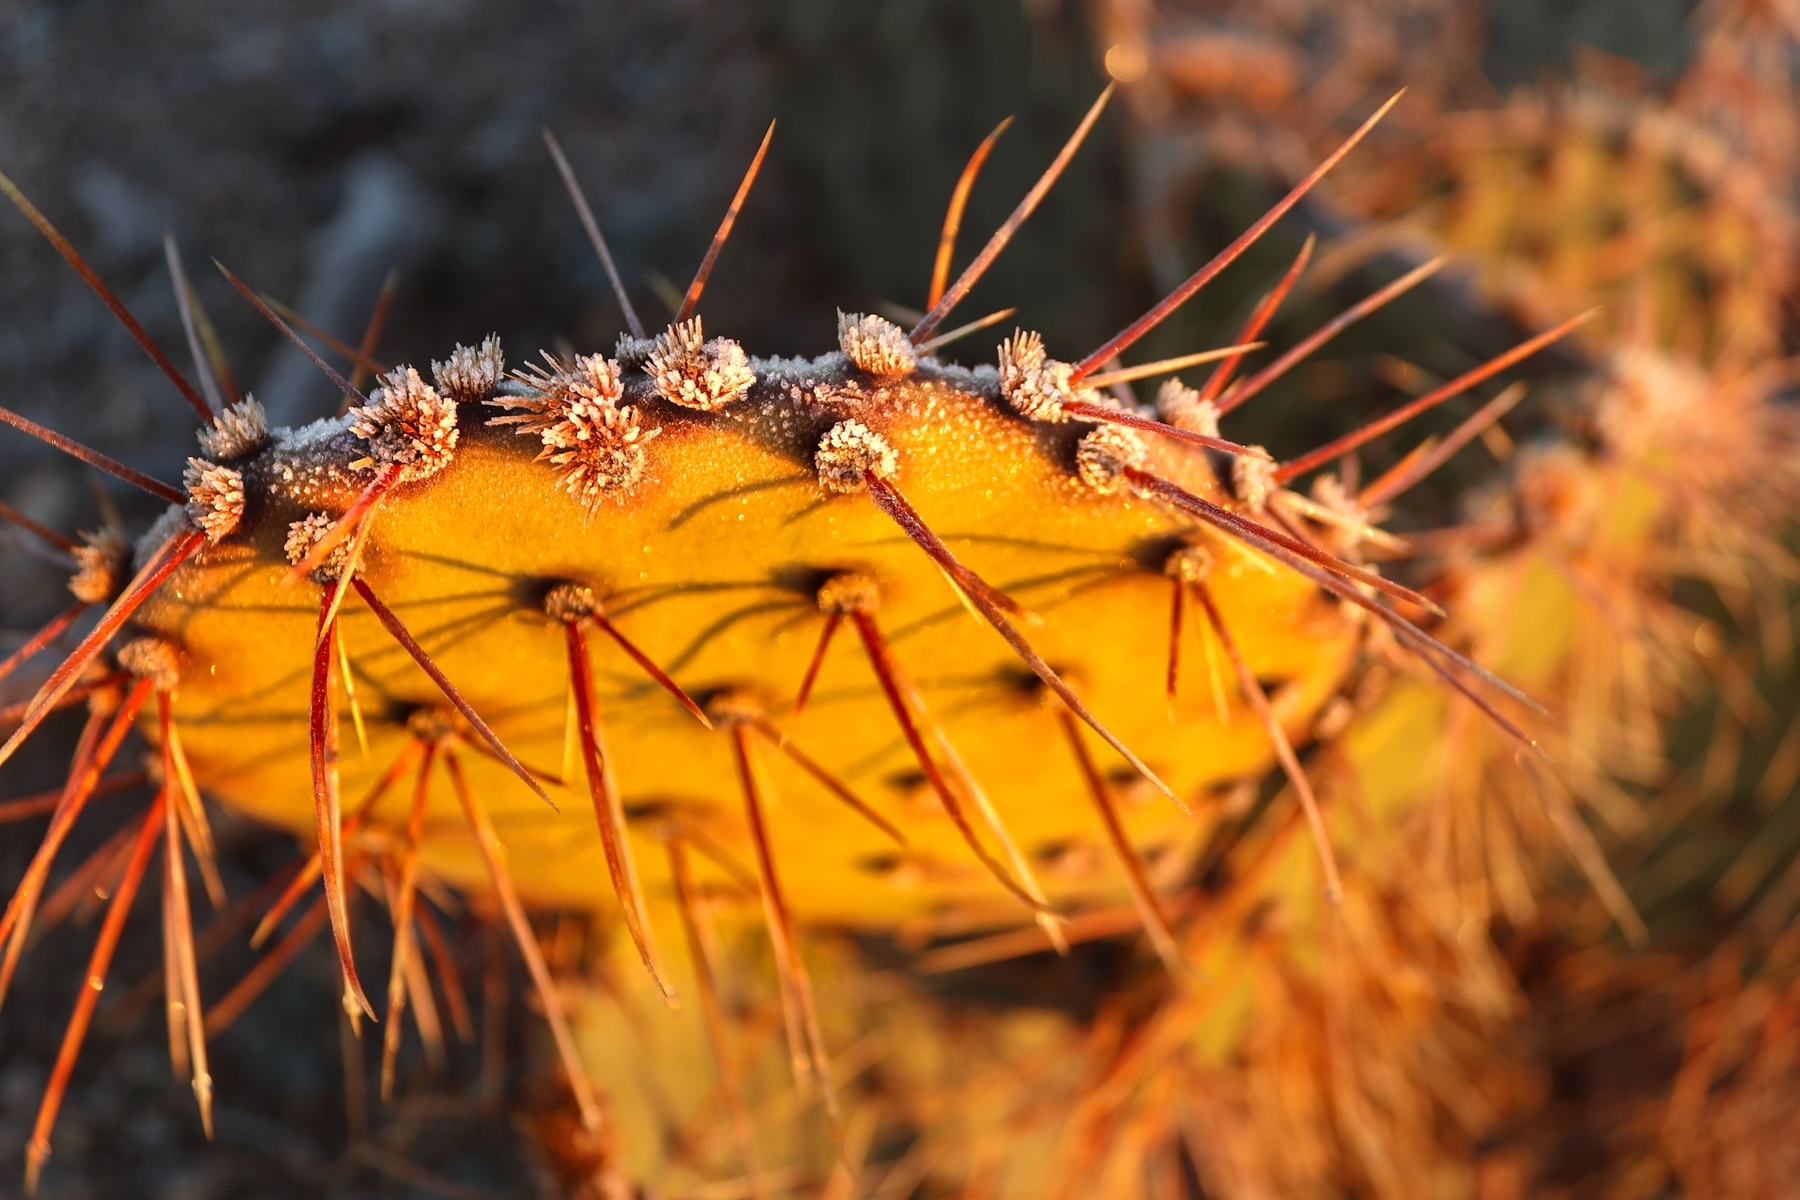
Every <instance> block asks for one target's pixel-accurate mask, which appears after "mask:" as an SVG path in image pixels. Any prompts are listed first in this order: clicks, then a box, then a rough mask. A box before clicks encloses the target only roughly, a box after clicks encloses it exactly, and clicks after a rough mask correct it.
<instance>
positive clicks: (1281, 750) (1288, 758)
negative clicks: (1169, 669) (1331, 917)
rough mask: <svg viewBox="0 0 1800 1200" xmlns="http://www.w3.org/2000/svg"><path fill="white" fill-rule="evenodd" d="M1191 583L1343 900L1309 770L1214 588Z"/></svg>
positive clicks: (1329, 885)
mask: <svg viewBox="0 0 1800 1200" xmlns="http://www.w3.org/2000/svg"><path fill="white" fill-rule="evenodd" d="M1188 586H1189V587H1190V588H1192V589H1193V593H1194V599H1196V600H1198V601H1199V602H1200V607H1201V608H1202V609H1204V610H1205V612H1206V619H1207V622H1208V623H1209V624H1210V625H1211V626H1212V629H1213V633H1215V634H1216V635H1218V638H1219V644H1220V645H1221V646H1223V647H1225V657H1227V658H1228V659H1230V660H1231V666H1232V669H1233V670H1234V671H1235V672H1236V673H1237V677H1238V689H1239V690H1240V691H1242V692H1243V693H1244V699H1246V700H1248V701H1249V702H1250V707H1251V708H1252V709H1254V710H1255V711H1256V717H1257V720H1258V721H1260V722H1261V723H1262V727H1263V730H1264V732H1265V733H1267V734H1268V736H1269V742H1270V744H1271V745H1272V746H1273V747H1274V749H1275V757H1276V758H1277V759H1279V760H1280V762H1281V769H1282V771H1283V772H1284V773H1285V774H1286V775H1287V777H1288V782H1289V783H1291V784H1293V785H1294V791H1295V793H1296V794H1297V795H1298V796H1299V797H1300V807H1301V808H1302V809H1303V810H1304V811H1305V813H1306V823H1307V825H1308V827H1310V828H1311V830H1312V836H1313V845H1314V846H1315V847H1316V848H1317V850H1318V852H1319V862H1320V864H1321V865H1322V866H1323V868H1324V870H1325V888H1326V896H1327V898H1328V899H1329V900H1330V901H1331V903H1332V904H1333V905H1334V906H1336V905H1337V904H1339V903H1341V902H1342V900H1343V895H1344V881H1343V878H1342V877H1341V876H1340V875H1339V874H1338V865H1337V854H1336V852H1335V851H1333V849H1332V847H1331V837H1330V834H1329V832H1328V831H1327V830H1326V828H1325V817H1324V814H1323V813H1322V812H1321V811H1320V808H1319V799H1318V797H1317V796H1316V795H1314V794H1313V790H1312V782H1311V781H1310V780H1309V779H1307V777H1306V769H1305V768H1304V767H1302V766H1301V765H1300V759H1299V757H1298V756H1297V755H1296V754H1295V753H1294V746H1293V743H1291V742H1290V741H1288V736H1287V733H1286V731H1284V730H1283V729H1282V728H1281V722H1280V721H1278V720H1276V719H1275V711H1274V710H1273V709H1272V708H1270V707H1269V697H1268V694H1267V693H1266V692H1264V691H1263V688H1262V684H1261V683H1259V682H1257V678H1256V673H1255V672H1254V671H1252V670H1251V669H1250V664H1249V663H1247V662H1245V661H1244V656H1243V653H1242V652H1241V651H1239V649H1238V645H1237V641H1236V639H1234V638H1233V637H1232V636H1231V631H1230V630H1229V629H1227V628H1226V627H1225V619H1224V618H1223V617H1222V616H1221V615H1220V614H1219V608H1218V605H1217V604H1215V603H1214V602H1213V598H1212V590H1211V589H1210V588H1208V587H1207V586H1206V581H1205V580H1204V579H1196V580H1194V581H1193V582H1192V583H1190V584H1189V585H1188Z"/></svg>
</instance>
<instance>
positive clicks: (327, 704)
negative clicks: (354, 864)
mask: <svg viewBox="0 0 1800 1200" xmlns="http://www.w3.org/2000/svg"><path fill="white" fill-rule="evenodd" d="M330 604H331V598H330V596H329V595H326V596H323V597H321V599H320V604H319V638H318V641H317V642H316V643H315V645H314V648H313V669H312V690H311V701H310V707H309V710H308V721H307V726H308V734H309V743H310V748H311V759H312V785H313V818H314V836H315V838H316V840H317V842H318V847H319V862H320V866H321V869H322V875H323V880H324V885H325V899H326V902H327V905H328V907H329V911H330V915H331V936H332V939H333V941H334V942H335V943H336V945H337V956H338V967H339V969H340V970H341V971H342V973H343V977H344V986H345V988H346V989H347V990H348V993H349V995H350V997H351V998H352V999H353V1000H354V1001H355V1003H356V1005H357V1007H358V1008H360V1009H361V1010H362V1011H363V1013H364V1014H365V1015H367V1016H368V1017H369V1019H370V1020H374V1019H375V1008H374V1006H373V1005H371V1004H370V1003H369V997H368V995H367V994H366V993H365V992H364V991H363V986H362V980H361V979H360V978H359V977H358V976H357V973H356V956H355V952H354V950H353V949H352V947H351V944H350V906H349V902H348V896H347V895H346V891H345V887H344V849H343V847H344V842H343V818H342V814H341V812H340V809H339V802H338V765H337V760H338V745H337V721H336V720H335V719H334V718H335V708H336V706H335V704H334V703H333V699H332V688H331V665H332V663H331V659H332V654H331V651H332V645H331V642H332V635H333V632H334V631H333V628H332V626H331V625H330V624H329V623H328V622H329V619H330V615H331V609H330Z"/></svg>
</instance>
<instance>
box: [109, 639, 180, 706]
mask: <svg viewBox="0 0 1800 1200" xmlns="http://www.w3.org/2000/svg"><path fill="white" fill-rule="evenodd" d="M118 658H119V665H120V666H121V667H123V668H125V670H127V671H130V672H131V673H132V674H133V675H136V676H137V677H138V678H139V679H147V680H149V681H150V682H151V683H153V684H155V685H156V687H157V690H159V691H164V692H172V691H174V690H175V686H176V685H177V684H179V683H180V682H181V651H179V650H177V649H176V648H175V647H174V646H173V645H171V644H170V643H168V642H165V641H163V639H161V638H159V637H140V638H132V639H131V640H130V641H129V642H126V643H125V644H124V645H123V646H120V647H119V655H118Z"/></svg>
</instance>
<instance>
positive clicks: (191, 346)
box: [163, 229, 226, 416]
mask: <svg viewBox="0 0 1800 1200" xmlns="http://www.w3.org/2000/svg"><path fill="white" fill-rule="evenodd" d="M163 258H164V259H166V260H167V261H168V264H169V279H170V282H172V283H173V284H174V285H175V309H176V312H177V313H178V314H179V315H180V317H181V331H182V333H183V334H184V335H185V336H186V337H187V344H188V353H189V354H191V355H193V357H194V374H195V375H196V376H198V377H199V380H200V390H201V391H202V392H204V393H206V407H207V409H208V410H209V412H208V416H211V415H212V414H213V413H220V412H224V411H225V407H226V406H225V398H224V397H223V396H222V395H221V394H220V392H219V382H218V380H216V379H214V378H213V373H212V368H211V366H210V365H209V364H208V363H207V360H206V350H205V347H203V346H202V345H201V344H200V329H199V326H198V324H197V323H196V322H195V320H194V308H195V306H196V304H197V303H198V300H197V299H196V297H195V296H194V289H193V286H192V285H191V284H189V283H188V277H187V268H186V267H185V266H183V265H182V262H181V249H180V247H178V246H177V245H176V244H175V235H174V233H172V232H170V231H169V230H166V229H165V230H164V231H163Z"/></svg>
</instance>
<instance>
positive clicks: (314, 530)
mask: <svg viewBox="0 0 1800 1200" xmlns="http://www.w3.org/2000/svg"><path fill="white" fill-rule="evenodd" d="M336 524H337V518H336V517H333V516H329V515H327V514H325V513H311V514H309V515H307V516H306V517H303V518H301V519H300V520H298V521H295V522H294V523H293V524H291V525H289V526H288V532H287V541H286V542H285V543H283V545H282V550H283V551H285V552H286V553H287V560H288V562H289V563H291V564H293V565H294V566H296V567H297V566H299V565H300V564H301V563H303V562H305V561H306V556H307V555H308V554H311V553H312V550H313V547H314V546H316V545H318V544H319V542H320V540H322V539H323V538H324V536H325V535H326V534H327V533H328V532H330V530H331V527H332V526H333V525H336ZM350 540H351V539H349V538H344V539H342V540H340V541H339V542H338V544H337V545H335V546H333V547H332V548H331V553H330V554H327V555H326V556H325V561H324V562H322V563H320V564H319V565H318V567H317V568H315V569H314V570H313V573H312V581H313V582H314V583H336V582H337V581H338V579H339V578H340V577H341V576H342V575H343V573H344V568H346V567H348V566H349V565H350Z"/></svg>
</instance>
